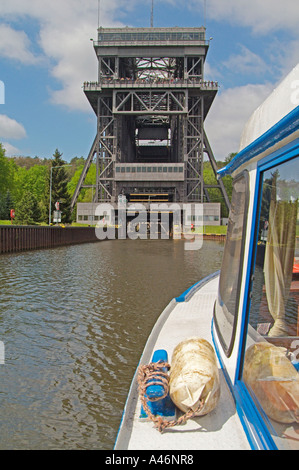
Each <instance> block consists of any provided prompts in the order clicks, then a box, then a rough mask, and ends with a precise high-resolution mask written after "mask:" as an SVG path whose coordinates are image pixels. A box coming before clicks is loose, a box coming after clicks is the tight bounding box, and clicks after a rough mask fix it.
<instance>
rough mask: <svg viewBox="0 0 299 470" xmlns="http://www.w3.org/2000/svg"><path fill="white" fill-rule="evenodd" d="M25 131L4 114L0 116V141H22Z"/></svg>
mask: <svg viewBox="0 0 299 470" xmlns="http://www.w3.org/2000/svg"><path fill="white" fill-rule="evenodd" d="M25 137H26V131H25V128H24V126H23V125H22V124H20V123H19V122H17V121H15V120H14V119H11V118H9V117H8V116H6V115H5V114H0V138H2V139H24V138H25Z"/></svg>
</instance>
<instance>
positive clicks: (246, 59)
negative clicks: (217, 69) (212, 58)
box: [223, 45, 269, 76]
mask: <svg viewBox="0 0 299 470" xmlns="http://www.w3.org/2000/svg"><path fill="white" fill-rule="evenodd" d="M240 49H241V51H240V54H234V55H231V56H230V57H229V58H228V60H227V61H226V62H223V65H224V66H225V67H226V68H227V69H229V70H233V72H234V73H241V74H244V75H247V74H254V75H255V76H256V75H262V74H264V73H265V72H267V71H269V67H268V65H267V64H266V63H265V61H264V60H263V59H262V58H261V57H260V56H258V55H257V54H255V53H254V52H252V51H250V50H249V49H248V48H247V47H246V46H244V45H240Z"/></svg>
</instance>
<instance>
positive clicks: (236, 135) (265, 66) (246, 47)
mask: <svg viewBox="0 0 299 470" xmlns="http://www.w3.org/2000/svg"><path fill="white" fill-rule="evenodd" d="M99 5H100V10H99V11H100V14H99V15H98V6H99ZM151 5H152V0H143V2H140V0H84V1H83V0H51V1H49V2H46V1H45V0H0V142H2V143H3V145H4V147H5V149H6V154H7V155H8V156H14V155H22V156H31V157H36V156H37V157H40V158H50V157H51V156H52V155H53V153H54V152H55V149H57V148H58V150H59V151H60V152H61V153H62V154H63V158H64V160H65V161H67V162H69V161H70V160H71V159H72V158H73V157H81V156H83V157H85V158H86V157H87V156H88V153H89V150H90V147H91V145H92V142H93V139H94V136H95V134H96V116H95V114H94V112H93V111H92V109H91V106H90V105H89V103H88V100H87V99H86V97H85V95H84V93H83V89H82V85H83V82H84V81H96V80H97V59H96V55H95V52H94V49H93V43H92V41H91V40H90V39H96V34H97V26H98V18H100V25H101V26H103V27H124V26H131V27H149V26H150V20H151ZM298 24H299V2H298V0H284V1H281V0H263V1H261V0H251V1H250V2H249V1H248V0H188V1H186V0H154V27H174V26H179V27H199V26H202V25H205V26H206V38H207V39H210V38H211V40H210V48H209V52H208V55H207V60H206V64H205V79H206V80H213V81H218V83H219V92H218V94H217V96H216V98H215V101H214V103H213V105H212V107H211V110H210V112H209V114H208V116H207V118H206V122H205V129H206V132H207V135H208V138H209V141H210V144H211V146H212V149H213V152H214V155H215V158H216V159H217V160H224V159H225V158H226V157H227V156H228V155H229V154H230V153H231V152H237V151H238V149H239V142H240V137H241V133H242V129H243V127H244V125H245V123H246V121H247V120H248V119H249V117H250V115H251V114H252V112H253V111H254V110H255V109H256V108H257V107H258V106H259V105H260V104H261V103H262V102H263V101H264V99H265V98H267V96H268V95H269V94H270V93H271V91H272V90H273V89H274V88H275V87H276V86H277V84H278V83H279V82H280V81H281V80H282V79H283V78H284V77H285V76H286V75H287V74H288V73H289V72H290V71H291V70H292V68H293V67H295V65H296V64H297V63H298V62H299V28H298Z"/></svg>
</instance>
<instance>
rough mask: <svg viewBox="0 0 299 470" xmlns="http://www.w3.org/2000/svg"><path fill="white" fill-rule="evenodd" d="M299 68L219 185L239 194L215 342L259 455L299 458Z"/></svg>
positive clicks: (252, 126) (255, 119)
mask: <svg viewBox="0 0 299 470" xmlns="http://www.w3.org/2000/svg"><path fill="white" fill-rule="evenodd" d="M298 156H299V65H298V66H297V67H295V68H294V70H293V71H292V72H291V73H290V75H289V76H288V77H287V78H286V79H285V80H284V81H283V82H282V83H281V84H280V85H279V87H278V88H277V89H276V90H274V92H273V93H272V95H271V96H270V97H269V98H268V99H267V100H266V101H265V102H264V103H263V105H261V106H260V108H258V109H257V110H256V111H255V113H254V114H253V116H252V117H251V119H250V120H249V122H248V124H247V126H246V127H245V129H244V132H243V135H242V139H241V149H240V151H239V153H238V154H237V156H236V157H235V158H234V159H233V160H232V161H231V162H230V163H229V164H228V165H227V166H226V167H225V168H223V169H222V170H220V171H219V177H222V176H224V175H226V174H230V175H232V176H233V178H234V180H233V194H232V201H231V212H230V217H229V223H228V232H227V241H226V245H225V250H224V255H223V262H222V268H221V274H220V279H219V288H218V289H219V292H218V298H217V300H216V302H215V306H214V313H213V327H212V334H213V340H214V346H215V348H216V351H217V354H218V358H219V361H220V363H221V366H222V367H223V370H224V373H225V376H226V379H227V381H228V383H229V385H230V387H231V391H232V393H233V395H234V397H235V400H236V407H237V411H238V414H239V417H240V420H241V422H242V424H243V427H244V429H245V432H246V435H247V438H248V441H249V443H250V445H251V447H252V448H253V449H297V450H298V449H299V373H298V364H299V204H298V201H299V158H298Z"/></svg>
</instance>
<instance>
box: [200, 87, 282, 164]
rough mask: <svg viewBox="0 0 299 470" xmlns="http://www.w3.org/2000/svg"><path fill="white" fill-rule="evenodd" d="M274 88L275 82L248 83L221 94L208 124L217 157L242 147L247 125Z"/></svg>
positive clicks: (207, 120) (211, 112)
mask: <svg viewBox="0 0 299 470" xmlns="http://www.w3.org/2000/svg"><path fill="white" fill-rule="evenodd" d="M273 88H274V86H273V85H271V84H266V85H246V86H242V87H236V88H230V89H227V90H224V91H223V92H222V93H219V95H218V96H217V97H216V99H215V102H214V104H213V106H212V108H211V111H210V113H209V114H208V117H207V119H206V125H205V128H206V132H207V136H208V139H209V141H210V144H211V147H212V149H213V153H214V155H215V158H216V160H224V159H225V157H227V155H229V154H230V153H231V152H237V151H238V150H239V144H240V138H241V134H242V130H243V127H244V125H245V124H246V122H247V120H248V119H249V117H250V116H251V114H252V113H253V111H254V110H255V109H256V108H257V107H258V106H259V105H260V104H261V103H262V102H263V101H264V100H265V99H266V97H267V96H268V95H269V94H270V93H271V91H272V90H273Z"/></svg>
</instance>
